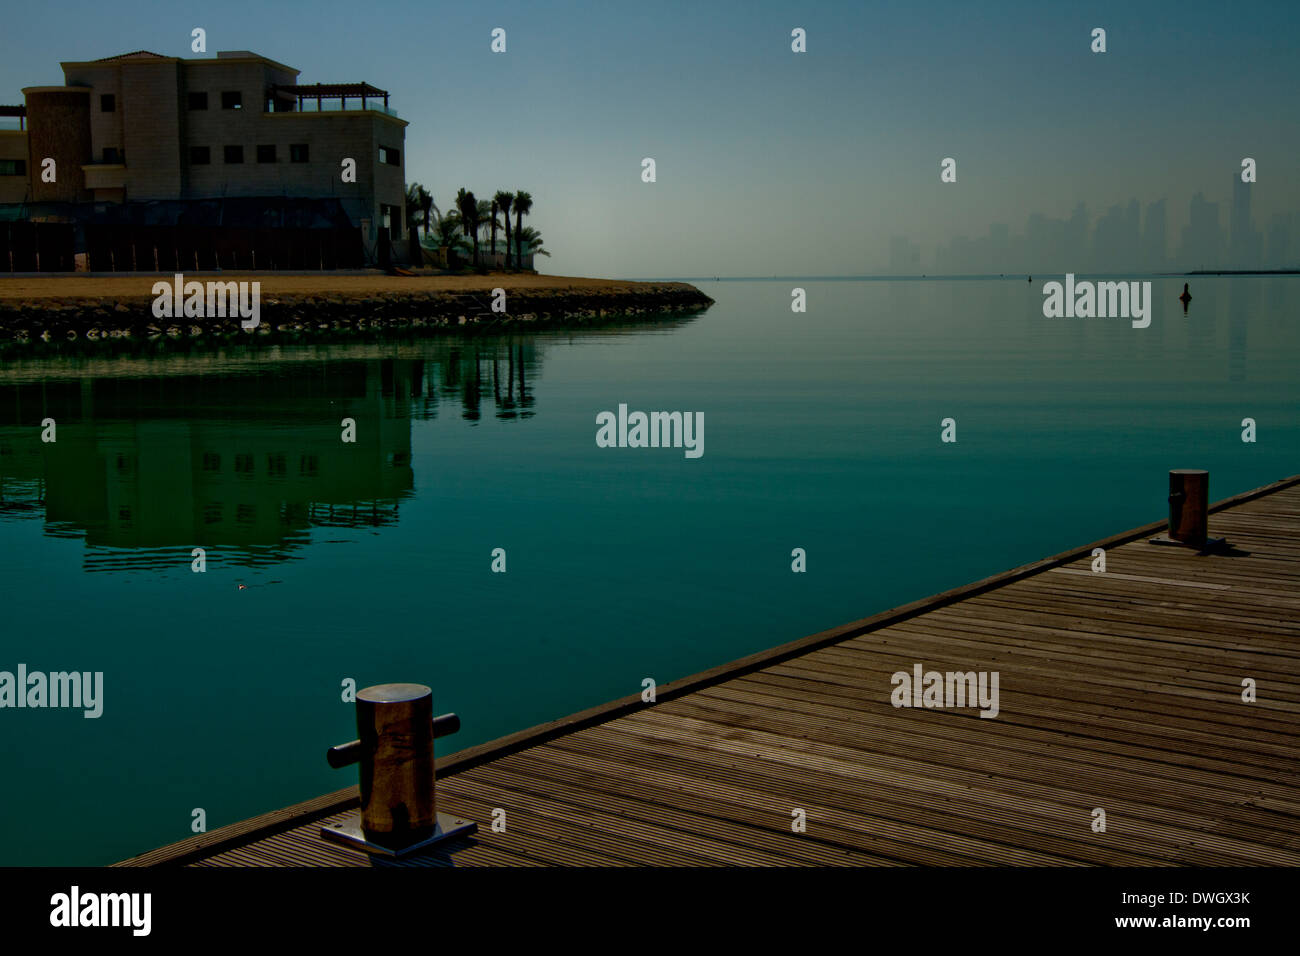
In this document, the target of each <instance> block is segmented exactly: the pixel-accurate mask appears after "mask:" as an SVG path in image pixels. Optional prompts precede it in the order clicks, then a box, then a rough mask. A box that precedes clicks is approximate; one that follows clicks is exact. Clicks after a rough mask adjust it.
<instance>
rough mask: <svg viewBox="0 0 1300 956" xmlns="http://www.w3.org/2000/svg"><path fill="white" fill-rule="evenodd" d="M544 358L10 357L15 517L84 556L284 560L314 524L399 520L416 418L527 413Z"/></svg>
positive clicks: (310, 350) (407, 351)
mask: <svg viewBox="0 0 1300 956" xmlns="http://www.w3.org/2000/svg"><path fill="white" fill-rule="evenodd" d="M538 363H539V355H538V350H537V346H536V342H535V340H533V339H483V340H471V341H469V342H465V341H460V342H456V343H454V344H452V343H446V342H439V341H437V340H432V341H426V342H423V343H417V344H413V345H404V346H388V347H383V346H351V347H349V346H318V347H305V348H302V349H297V350H294V349H282V350H272V352H271V354H262V355H256V356H255V355H252V354H251V353H246V354H244V355H243V356H240V355H235V356H233V357H232V356H231V355H230V354H229V353H219V354H217V355H207V356H197V357H193V356H185V357H180V356H175V357H169V358H159V359H150V360H138V359H132V360H116V361H115V360H107V359H104V360H93V359H82V360H76V361H73V360H68V359H62V360H50V361H47V362H36V363H32V364H29V365H19V366H16V367H7V368H3V369H0V519H22V518H41V517H43V518H44V520H45V524H46V533H47V534H50V535H55V536H63V537H81V538H84V539H85V542H86V544H87V546H88V550H87V552H86V560H85V567H86V569H87V570H121V569H125V568H153V567H167V568H170V569H174V568H175V567H176V566H177V565H178V563H181V562H188V561H189V551H190V549H192V548H195V547H203V548H207V549H212V550H210V552H209V555H208V558H209V561H210V562H212V563H214V564H215V563H217V562H218V561H222V562H230V563H234V564H238V565H241V566H246V567H247V566H267V565H272V564H275V563H278V562H281V561H284V560H287V559H290V558H292V557H294V551H295V550H296V549H297V548H299V547H301V546H302V545H305V544H306V543H307V542H308V540H309V538H310V533H311V530H312V529H313V528H328V527H337V528H358V527H384V526H387V525H392V524H394V523H395V522H396V521H397V519H398V516H399V510H400V506H401V503H402V501H403V500H404V499H406V498H408V497H410V495H411V494H412V489H413V488H414V474H413V472H412V469H411V421H412V420H413V419H417V420H425V419H431V418H435V417H437V416H438V414H439V411H440V410H442V409H443V408H444V407H446V405H451V406H452V407H455V405H459V408H458V411H459V414H460V416H461V417H462V418H464V419H466V420H468V421H470V422H478V421H479V420H480V419H481V418H482V416H483V414H484V405H485V403H487V404H490V409H489V413H490V414H491V413H494V414H495V417H496V418H498V419H521V418H528V417H530V416H531V415H532V414H533V405H534V399H533V395H532V392H531V387H532V383H533V382H534V380H535V379H536V377H537V369H538ZM452 403H455V404H452ZM45 418H53V419H54V420H55V422H56V423H57V441H55V442H53V443H44V442H42V441H41V438H40V433H41V429H40V422H41V421H42V420H43V419H45ZM344 418H353V419H355V420H356V423H357V428H356V443H355V444H345V443H343V442H342V441H341V427H340V422H341V420H342V419H344ZM178 549H183V550H178Z"/></svg>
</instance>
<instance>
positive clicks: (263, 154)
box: [257, 145, 275, 163]
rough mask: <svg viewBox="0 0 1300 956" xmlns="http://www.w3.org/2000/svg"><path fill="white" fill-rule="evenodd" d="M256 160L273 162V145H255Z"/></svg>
mask: <svg viewBox="0 0 1300 956" xmlns="http://www.w3.org/2000/svg"><path fill="white" fill-rule="evenodd" d="M257 161H258V162H259V163H273V162H275V146H274V145H271V146H259V147H257Z"/></svg>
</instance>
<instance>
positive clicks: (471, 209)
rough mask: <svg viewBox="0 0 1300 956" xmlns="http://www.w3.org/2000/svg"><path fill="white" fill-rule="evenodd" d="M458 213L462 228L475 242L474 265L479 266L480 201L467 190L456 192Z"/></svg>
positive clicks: (462, 189)
mask: <svg viewBox="0 0 1300 956" xmlns="http://www.w3.org/2000/svg"><path fill="white" fill-rule="evenodd" d="M456 212H457V213H458V214H459V217H460V228H461V231H462V232H464V233H465V235H467V236H469V237H470V239H472V240H473V242H474V263H475V265H477V264H478V222H479V219H478V200H477V199H475V198H474V194H473V193H472V192H470V191H469V190H467V189H464V188H461V189H458V190H457V191H456Z"/></svg>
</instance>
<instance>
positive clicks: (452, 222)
mask: <svg viewBox="0 0 1300 956" xmlns="http://www.w3.org/2000/svg"><path fill="white" fill-rule="evenodd" d="M434 242H435V243H436V245H437V246H440V247H442V248H445V249H446V250H447V265H448V266H450V265H451V257H452V256H453V255H460V254H461V253H463V252H465V251H466V249H467V248H468V247H469V242H468V241H467V240H466V239H465V234H464V233H463V232H462V231H461V228H460V215H459V214H458V213H455V212H449V213H447V215H445V216H443V217H442V218H440V219H439V220H438V228H437V230H436V237H435V239H434Z"/></svg>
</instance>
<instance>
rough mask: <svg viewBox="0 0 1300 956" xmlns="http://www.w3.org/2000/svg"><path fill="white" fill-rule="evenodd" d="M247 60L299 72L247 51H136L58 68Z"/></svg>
mask: <svg viewBox="0 0 1300 956" xmlns="http://www.w3.org/2000/svg"><path fill="white" fill-rule="evenodd" d="M249 60H256V61H258V62H260V63H269V64H270V65H271V66H273V67H276V68H277V69H281V70H285V71H286V72H289V73H292V74H293V75H294V76H297V75H298V74H299V73H301V72H302V71H301V70H298V69H295V68H294V67H292V66H289V65H288V64H285V63H281V62H279V61H278V60H272V59H271V58H270V57H265V56H262V55H261V54H260V53H251V52H247V51H243V50H240V51H237V52H235V54H234V55H233V56H232V55H231V51H218V52H217V55H216V56H208V57H195V58H193V59H186V58H184V57H179V56H163V55H162V54H160V53H150V52H149V51H148V50H138V51H136V52H135V53H121V54H118V55H117V56H106V57H101V58H100V59H98V60H64V61H61V62H60V63H59V66H60V67H61V68H62V69H64V70H66V69H67V68H68V67H70V66H104V65H105V64H130V63H160V62H167V61H170V62H173V63H184V64H186V65H198V64H212V65H214V66H216V65H220V64H223V63H240V62H247V61H249Z"/></svg>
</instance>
